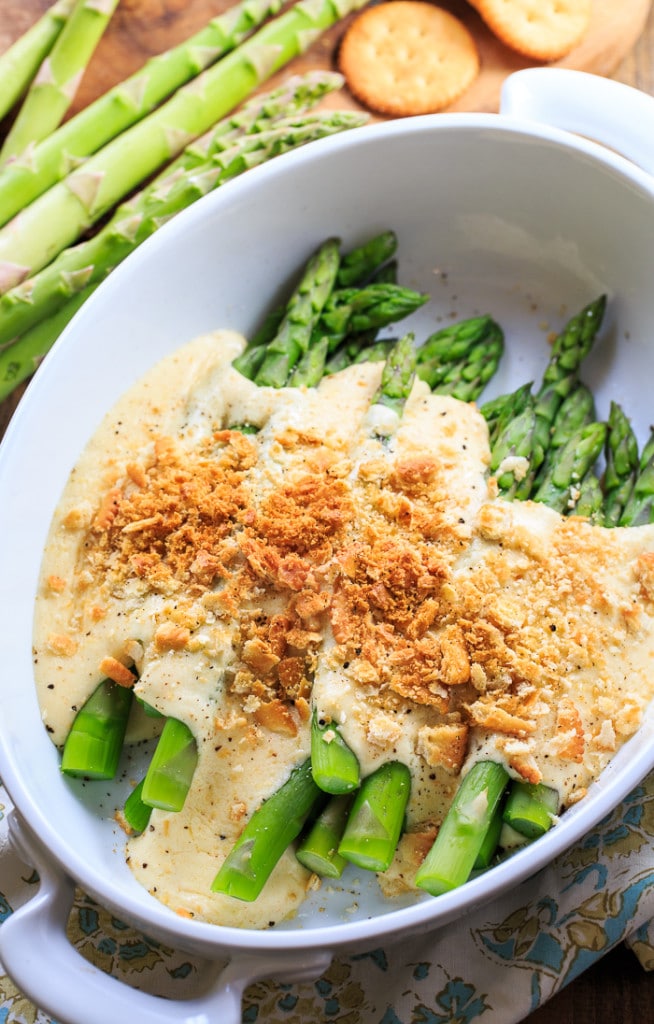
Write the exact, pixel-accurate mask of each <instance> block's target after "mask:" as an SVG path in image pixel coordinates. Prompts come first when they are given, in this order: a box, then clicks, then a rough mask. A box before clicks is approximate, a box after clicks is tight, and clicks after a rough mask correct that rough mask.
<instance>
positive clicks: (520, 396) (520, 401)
mask: <svg viewBox="0 0 654 1024" xmlns="http://www.w3.org/2000/svg"><path fill="white" fill-rule="evenodd" d="M532 387H533V382H530V383H528V384H522V385H521V386H520V387H519V388H517V390H516V391H510V392H508V393H507V394H503V395H498V396H497V397H496V398H491V399H490V400H489V401H488V402H485V403H484V404H483V405H482V406H481V407H480V409H479V411H480V413H481V415H482V416H483V417H484V419H485V420H486V423H487V424H488V440H489V444H490V445H491V448H492V447H493V445H494V444H496V443H497V440H498V438H499V435H500V432H501V431H502V430H503V429H504V428H505V427H506V426H507V424H508V423H510V421H511V419H512V418H513V417H514V416H518V415H519V414H520V413H521V412H522V411H523V410H524V408H525V406H526V405H528V404H529V402H530V401H531V400H532V391H531V389H532Z"/></svg>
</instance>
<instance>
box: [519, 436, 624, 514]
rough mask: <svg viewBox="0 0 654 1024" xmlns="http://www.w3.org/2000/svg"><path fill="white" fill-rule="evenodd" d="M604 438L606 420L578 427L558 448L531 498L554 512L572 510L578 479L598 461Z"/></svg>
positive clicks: (577, 491) (577, 492)
mask: <svg viewBox="0 0 654 1024" xmlns="http://www.w3.org/2000/svg"><path fill="white" fill-rule="evenodd" d="M605 439H606V424H605V423H589V424H587V425H586V426H584V427H581V428H580V429H579V430H578V431H577V432H576V433H575V434H573V435H572V437H571V438H570V440H569V441H568V443H567V444H565V445H563V447H562V448H560V449H559V452H558V454H557V457H556V459H554V460H553V461H552V463H551V465H550V466H549V468H548V472H547V473H546V474H545V476H544V477H543V479H542V480H541V482H540V483H539V485H538V488H537V490H536V492H535V494H534V495H533V499H534V501H540V502H543V503H544V504H545V505H549V507H550V508H553V509H556V511H557V512H562V513H568V512H570V511H571V510H573V509H574V508H575V505H576V502H577V499H578V497H579V486H580V484H581V481H582V480H583V478H584V477H585V475H586V473H588V472H589V470H591V469H592V467H593V466H594V465H595V463H596V462H597V459H598V458H599V456H600V454H601V452H602V449H603V447H604V441H605Z"/></svg>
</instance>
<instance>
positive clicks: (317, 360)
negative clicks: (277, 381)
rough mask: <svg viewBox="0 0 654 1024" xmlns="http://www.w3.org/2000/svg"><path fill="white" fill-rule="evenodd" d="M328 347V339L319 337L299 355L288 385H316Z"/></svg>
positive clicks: (321, 376)
mask: <svg viewBox="0 0 654 1024" xmlns="http://www.w3.org/2000/svg"><path fill="white" fill-rule="evenodd" d="M328 349H329V341H328V340H327V338H321V339H320V341H319V342H318V344H317V345H312V346H311V348H310V349H308V350H307V351H306V352H305V353H304V355H302V356H300V360H299V362H298V363H297V364H296V366H295V368H294V370H293V371H292V372H291V376H290V377H289V379H288V387H290V388H302V387H304V388H315V387H317V385H318V384H319V383H320V381H321V380H322V378H323V377H324V375H325V362H326V360H327V351H328ZM234 365H236V364H234ZM237 369H238V367H237Z"/></svg>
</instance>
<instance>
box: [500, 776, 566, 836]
mask: <svg viewBox="0 0 654 1024" xmlns="http://www.w3.org/2000/svg"><path fill="white" fill-rule="evenodd" d="M558 810H559V795H558V793H557V792H556V790H555V789H552V788H551V787H550V786H545V785H543V784H542V783H538V784H533V783H529V782H517V781H516V782H512V783H511V785H510V787H509V792H508V795H507V798H506V803H505V805H504V811H503V813H502V818H503V820H504V822H505V823H506V824H507V825H510V826H511V828H514V829H515V830H516V832H519V833H520V834H521V835H523V836H526V837H527V838H528V839H537V838H538V837H539V836H542V835H544V834H545V832H547V831H548V829H550V828H551V826H552V824H553V822H554V817H555V815H556V814H557V812H558Z"/></svg>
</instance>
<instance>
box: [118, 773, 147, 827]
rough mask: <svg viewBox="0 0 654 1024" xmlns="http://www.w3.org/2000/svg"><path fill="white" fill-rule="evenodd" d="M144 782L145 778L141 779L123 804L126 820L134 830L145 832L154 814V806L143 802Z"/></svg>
mask: <svg viewBox="0 0 654 1024" xmlns="http://www.w3.org/2000/svg"><path fill="white" fill-rule="evenodd" d="M144 783H145V779H141V781H140V782H139V783H138V785H137V786H135V787H134V789H133V790H132V792H131V793H130V794H129V796H128V797H127V800H126V801H125V803H124V805H123V815H124V817H125V821H126V822H127V824H128V825H129V827H130V828H131V829H132V831H133V832H145V830H146V828H147V827H148V824H149V822H150V816H151V814H152V808H151V807H150V806H149V805H148V804H145V803H143V786H144Z"/></svg>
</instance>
